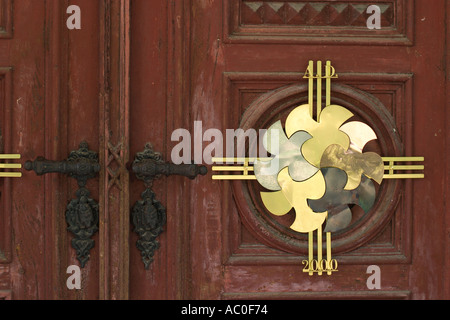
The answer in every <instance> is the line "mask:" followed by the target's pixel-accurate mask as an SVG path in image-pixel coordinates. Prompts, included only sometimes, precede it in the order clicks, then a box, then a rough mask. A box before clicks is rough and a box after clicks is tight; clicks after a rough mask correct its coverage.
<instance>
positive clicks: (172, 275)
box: [130, 0, 449, 299]
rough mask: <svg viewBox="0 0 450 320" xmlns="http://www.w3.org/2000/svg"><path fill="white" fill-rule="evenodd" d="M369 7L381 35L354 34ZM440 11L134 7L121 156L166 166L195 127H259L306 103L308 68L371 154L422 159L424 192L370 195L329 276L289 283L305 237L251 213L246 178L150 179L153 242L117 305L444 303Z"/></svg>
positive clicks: (422, 7)
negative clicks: (324, 82) (323, 70)
mask: <svg viewBox="0 0 450 320" xmlns="http://www.w3.org/2000/svg"><path fill="white" fill-rule="evenodd" d="M369 5H378V6H379V8H380V11H381V29H379V30H372V29H369V28H368V27H367V20H368V19H369V17H370V16H371V14H370V13H367V8H368V6H369ZM447 9H448V4H446V3H445V2H444V1H436V3H433V6H430V5H428V4H427V3H426V2H425V1H415V2H413V1H387V2H386V1H384V2H378V1H357V2H355V1H352V2H345V1H339V2H336V1H245V0H240V1H232V0H222V1H176V2H172V3H167V2H165V1H161V2H159V3H158V2H156V1H155V2H153V1H152V3H151V4H150V3H149V2H148V1H138V0H136V1H132V7H131V11H132V14H131V17H132V18H131V25H132V32H131V35H132V42H131V79H132V80H131V84H132V85H131V88H132V89H131V128H139V130H136V129H135V130H133V132H131V134H130V136H131V150H132V152H131V153H135V152H137V151H138V150H140V149H142V148H143V145H144V144H145V142H147V141H150V142H152V143H153V144H154V146H155V149H157V150H159V151H161V152H163V153H164V155H165V156H166V159H167V160H170V158H169V157H170V154H171V150H172V148H173V147H174V146H175V145H176V144H177V143H178V140H176V139H175V140H176V141H171V139H170V138H171V134H172V132H173V131H174V130H175V129H177V128H185V129H187V130H189V131H190V132H191V133H192V134H194V130H195V128H194V121H201V122H202V127H203V132H205V131H206V130H208V129H211V128H215V129H219V130H221V131H222V132H225V130H226V129H237V128H244V129H249V128H254V129H256V130H258V129H261V128H267V126H268V125H270V124H271V123H273V122H274V121H275V120H277V119H279V118H283V117H285V116H286V114H287V113H288V112H289V111H290V110H292V109H293V108H294V107H296V106H298V105H300V104H302V103H304V102H305V101H307V98H308V93H307V88H308V87H307V84H308V83H307V80H306V79H303V75H304V73H305V70H306V68H307V66H308V61H309V60H314V61H317V60H321V61H326V60H331V61H332V64H333V66H334V67H335V68H336V70H337V73H338V74H339V79H336V81H333V86H332V102H335V103H337V104H341V105H344V106H346V107H348V108H349V109H351V111H352V112H353V113H354V114H356V119H359V120H362V121H364V122H366V123H368V124H369V125H371V126H372V127H373V128H376V129H375V130H376V132H377V134H378V135H379V142H378V144H377V143H375V144H373V145H372V146H370V147H369V149H372V150H375V151H377V152H379V153H381V154H382V156H424V157H425V159H426V160H425V168H426V169H425V179H423V180H391V181H384V182H383V183H382V185H381V186H380V187H379V189H378V196H377V199H376V204H375V206H374V208H373V209H372V211H371V212H370V213H369V214H368V215H366V216H361V215H360V216H359V220H358V218H356V217H358V214H357V213H354V216H355V218H354V219H355V220H354V221H353V224H352V226H351V227H350V228H348V229H346V230H345V231H344V232H341V233H338V234H337V235H336V236H334V239H333V241H332V243H333V255H334V257H335V258H336V259H337V260H338V261H339V271H338V272H336V273H334V274H333V275H332V276H327V275H324V276H321V277H320V276H317V275H316V276H309V275H308V274H307V273H304V272H302V268H303V266H302V260H305V259H306V258H305V257H306V256H307V249H306V248H307V237H306V236H303V235H298V234H295V233H292V232H291V231H290V230H289V228H287V227H288V226H289V224H288V223H289V221H290V222H292V220H289V218H288V219H287V220H281V221H280V220H276V219H275V218H274V217H273V216H271V215H270V213H268V212H267V210H265V208H264V206H262V205H261V201H260V199H259V193H258V192H259V190H260V189H259V188H258V187H257V185H255V182H252V181H250V182H245V181H244V182H242V181H234V182H231V181H213V180H212V179H211V175H212V174H213V173H211V172H210V173H209V175H208V176H207V177H206V178H205V177H203V178H197V179H196V180H195V181H192V182H191V181H185V180H182V179H179V178H173V177H170V178H168V179H162V180H161V181H159V182H157V183H156V184H155V189H156V193H157V194H159V195H160V197H161V199H163V202H164V203H165V204H166V206H167V213H168V223H167V227H166V231H165V233H164V234H162V235H161V237H160V239H161V248H160V249H159V250H158V252H157V254H156V256H155V261H154V263H153V266H152V267H151V271H150V272H145V271H144V270H143V269H142V265H140V263H139V259H140V257H139V255H138V252H137V251H136V250H135V249H134V248H131V249H130V250H131V260H130V261H131V264H130V277H131V278H130V296H131V297H134V298H161V299H164V298H196V299H321V298H338V299H341V298H342V299H345V298H361V299H366V298H367V299H371V298H384V299H410V298H411V299H422V298H445V297H448V281H447V280H445V281H441V280H442V277H440V276H438V275H445V274H447V273H448V272H446V271H445V270H446V269H445V268H446V266H447V265H448V261H449V260H448V231H446V230H447V229H446V227H445V225H447V227H448V219H447V218H446V215H445V213H446V210H447V209H446V207H445V204H444V202H443V201H442V195H445V193H446V190H447V189H446V184H445V181H446V174H445V168H446V163H447V162H448V161H446V151H444V150H445V136H446V135H448V133H446V129H445V121H446V120H445V119H446V118H445V117H446V116H445V115H446V113H445V109H446V105H448V100H446V99H447V98H446V67H445V59H446V58H445V56H446V50H448V48H446V47H445V38H446V30H445V22H446V21H447V22H448V18H447V17H446V15H445V10H447ZM161 75H162V76H161ZM267 100H269V102H267ZM137 110H139V111H137ZM135 112H137V113H136V114H135ZM144 114H148V115H151V117H150V118H144V117H143V116H141V115H144ZM162 123H164V124H165V125H164V126H163V125H161V124H162ZM141 128H147V132H146V133H143V131H142V130H140V129H141ZM144 131H145V130H144ZM193 139H194V140H195V138H193ZM193 143H196V142H194V141H193ZM209 143H210V142H208V141H205V142H204V143H203V145H202V146H201V148H199V149H198V150H200V151H201V150H203V149H204V148H205V147H207V146H208V144H209ZM196 147H198V146H197V145H196V146H193V148H196ZM192 156H193V157H194V155H192ZM438 168H439V169H438ZM132 188H133V189H134V188H136V186H134V185H133V187H132ZM137 188H138V189H134V190H132V197H137V196H138V193H139V191H140V190H141V188H139V187H137ZM134 200H135V199H133V201H134ZM290 219H292V216H291V218H290ZM131 239H133V236H132V237H131ZM132 242H134V239H133V241H132ZM131 245H132V244H131ZM446 253H447V254H446ZM371 265H376V266H378V267H379V268H380V272H381V289H379V290H370V289H369V288H368V286H367V283H366V282H367V279H368V278H369V276H370V275H371V274H368V273H367V272H368V267H369V266H371Z"/></svg>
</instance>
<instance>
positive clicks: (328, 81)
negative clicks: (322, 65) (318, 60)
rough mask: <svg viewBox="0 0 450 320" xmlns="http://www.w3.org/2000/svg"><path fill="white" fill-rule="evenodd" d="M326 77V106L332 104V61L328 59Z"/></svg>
mask: <svg viewBox="0 0 450 320" xmlns="http://www.w3.org/2000/svg"><path fill="white" fill-rule="evenodd" d="M325 77H326V102H325V107H328V106H329V105H330V104H331V61H327V67H326V69H325Z"/></svg>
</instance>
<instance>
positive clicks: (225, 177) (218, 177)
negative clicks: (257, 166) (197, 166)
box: [212, 175, 256, 180]
mask: <svg viewBox="0 0 450 320" xmlns="http://www.w3.org/2000/svg"><path fill="white" fill-rule="evenodd" d="M212 179H213V180H256V176H254V175H247V176H239V175H214V176H212Z"/></svg>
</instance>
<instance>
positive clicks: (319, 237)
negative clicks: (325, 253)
mask: <svg viewBox="0 0 450 320" xmlns="http://www.w3.org/2000/svg"><path fill="white" fill-rule="evenodd" d="M317 261H318V266H317V269H318V274H319V276H321V275H322V263H321V262H322V226H320V227H319V228H318V229H317Z"/></svg>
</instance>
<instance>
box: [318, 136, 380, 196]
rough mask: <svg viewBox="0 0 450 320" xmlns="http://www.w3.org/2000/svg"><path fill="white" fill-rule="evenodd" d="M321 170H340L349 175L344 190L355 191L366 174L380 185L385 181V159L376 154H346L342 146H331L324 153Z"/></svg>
mask: <svg viewBox="0 0 450 320" xmlns="http://www.w3.org/2000/svg"><path fill="white" fill-rule="evenodd" d="M320 166H321V168H329V167H333V168H338V169H341V170H343V171H345V172H346V173H347V177H348V180H347V184H346V186H345V188H344V190H354V189H356V188H357V187H358V186H359V184H360V183H361V175H362V174H364V175H365V176H367V177H368V178H370V179H373V180H375V181H376V182H378V183H379V184H380V183H381V181H382V180H383V175H384V163H383V159H382V158H381V157H380V156H379V155H378V154H376V153H374V152H366V153H346V149H344V148H343V147H342V146H340V145H336V144H334V145H331V146H329V147H328V148H327V149H326V150H325V152H324V153H323V156H322V159H321V161H320Z"/></svg>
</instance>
